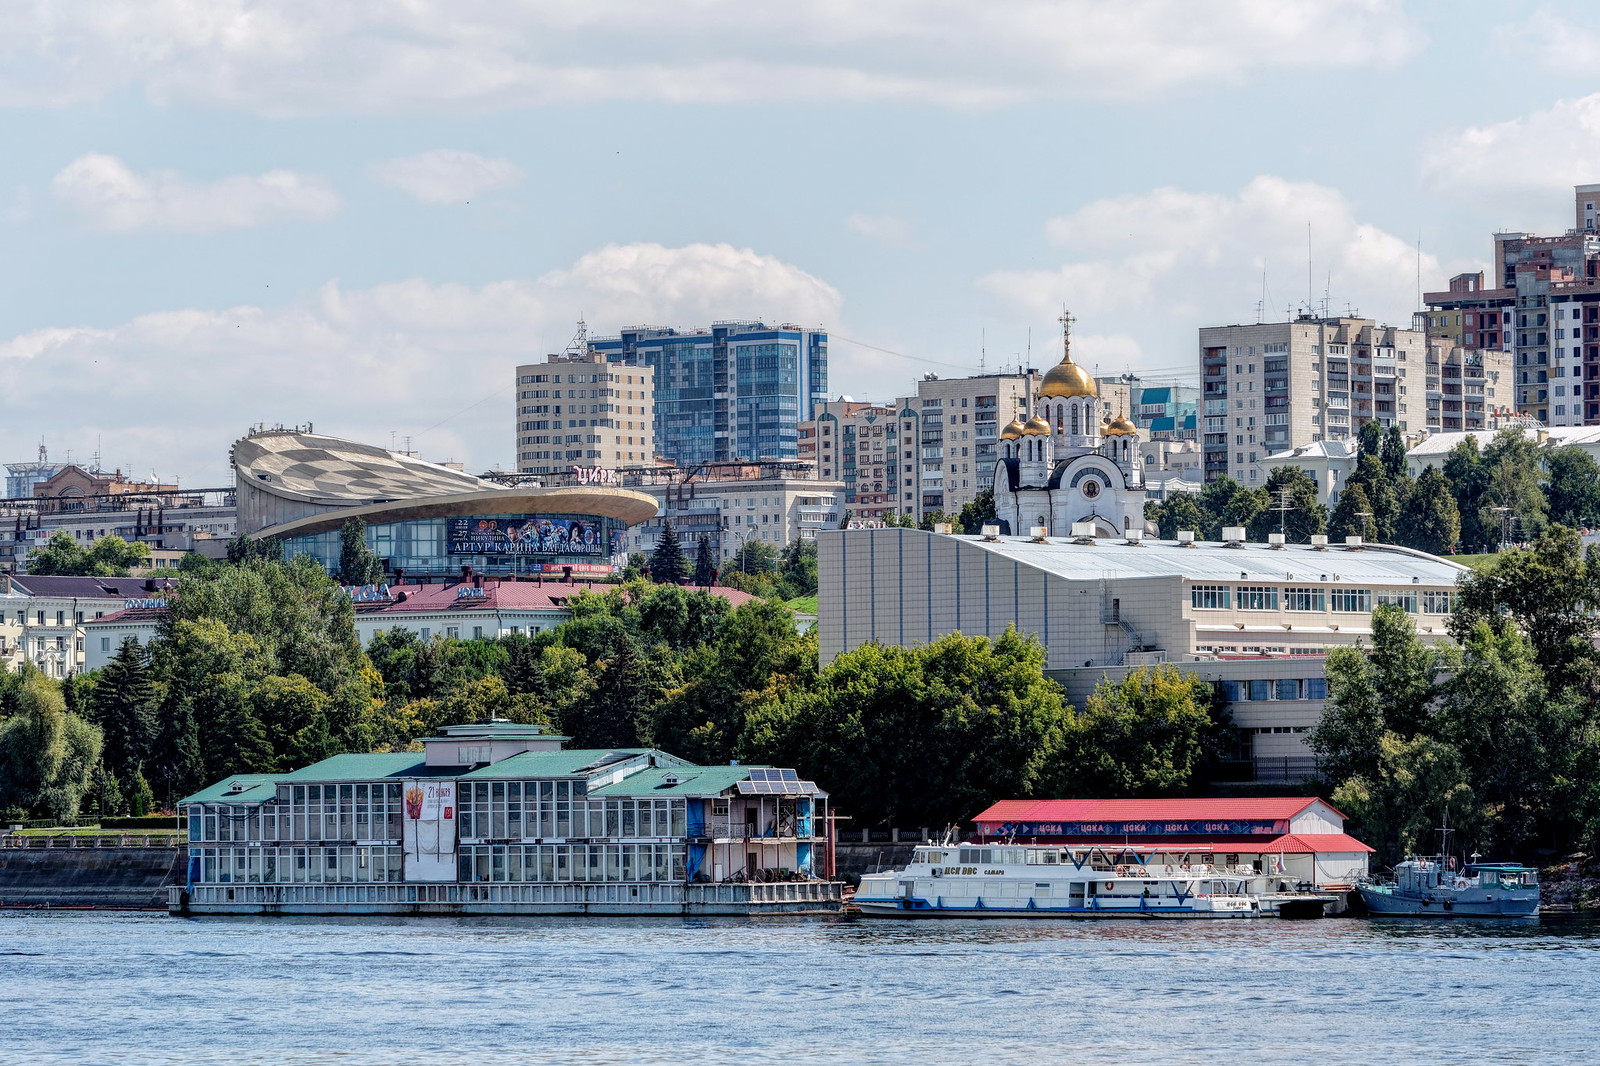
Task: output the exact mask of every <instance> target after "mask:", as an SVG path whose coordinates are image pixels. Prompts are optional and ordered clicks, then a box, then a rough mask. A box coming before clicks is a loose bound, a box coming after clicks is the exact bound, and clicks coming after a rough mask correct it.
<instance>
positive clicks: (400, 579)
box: [394, 566, 406, 585]
mask: <svg viewBox="0 0 1600 1066" xmlns="http://www.w3.org/2000/svg"><path fill="white" fill-rule="evenodd" d="M394 583H395V584H396V585H404V584H405V583H406V568H405V567H403V566H402V567H398V568H396V570H395V572H394Z"/></svg>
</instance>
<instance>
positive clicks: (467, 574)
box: [461, 566, 472, 581]
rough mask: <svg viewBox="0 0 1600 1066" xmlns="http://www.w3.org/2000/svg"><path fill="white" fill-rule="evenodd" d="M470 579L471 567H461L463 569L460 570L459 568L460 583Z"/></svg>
mask: <svg viewBox="0 0 1600 1066" xmlns="http://www.w3.org/2000/svg"><path fill="white" fill-rule="evenodd" d="M470 577H472V567H470V566H463V567H462V568H461V580H462V581H466V580H467V579H469V578H470Z"/></svg>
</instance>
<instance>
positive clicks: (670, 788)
mask: <svg viewBox="0 0 1600 1066" xmlns="http://www.w3.org/2000/svg"><path fill="white" fill-rule="evenodd" d="M668 775H672V776H675V777H677V779H678V783H677V784H676V785H669V784H667V780H666V779H667V777H668ZM749 776H750V767H748V766H692V765H689V764H687V763H685V764H684V765H683V766H659V767H656V768H655V769H652V770H641V771H639V772H638V773H636V774H629V775H628V776H627V777H625V778H623V779H622V780H621V781H618V782H616V783H615V784H611V785H602V786H601V787H600V788H597V789H593V790H591V791H590V793H589V795H591V796H715V795H719V794H721V793H723V792H725V791H727V790H728V789H730V788H732V787H733V786H735V785H737V784H738V783H739V782H740V781H743V780H744V779H745V778H747V777H749Z"/></svg>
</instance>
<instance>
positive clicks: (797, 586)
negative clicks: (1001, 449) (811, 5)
mask: <svg viewBox="0 0 1600 1066" xmlns="http://www.w3.org/2000/svg"><path fill="white" fill-rule="evenodd" d="M991 520H992V518H991ZM778 572H779V573H780V574H782V575H783V580H784V583H785V584H787V585H788V586H789V590H790V592H791V594H792V595H791V596H790V598H791V599H792V598H794V596H815V595H816V594H817V542H816V541H814V540H805V539H796V540H793V541H790V542H789V544H788V545H787V546H786V547H785V548H784V549H783V553H782V555H781V556H780V558H779V560H778Z"/></svg>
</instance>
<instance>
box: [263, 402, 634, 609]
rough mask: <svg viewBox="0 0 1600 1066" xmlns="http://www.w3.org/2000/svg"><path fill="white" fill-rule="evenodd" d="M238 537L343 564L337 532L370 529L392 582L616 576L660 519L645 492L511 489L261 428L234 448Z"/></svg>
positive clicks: (408, 458)
mask: <svg viewBox="0 0 1600 1066" xmlns="http://www.w3.org/2000/svg"><path fill="white" fill-rule="evenodd" d="M231 459H232V462H233V469H234V475H235V480H236V482H237V485H238V501H239V532H240V533H242V534H247V535H249V536H253V537H270V538H273V539H276V540H280V541H282V542H283V545H284V550H285V554H286V555H291V556H292V555H310V556H312V557H313V558H315V559H317V560H318V561H319V562H321V563H322V564H323V565H324V566H326V567H327V568H328V569H329V570H330V571H336V570H337V569H338V566H339V554H340V548H341V543H340V533H341V531H342V529H343V528H344V526H345V524H346V523H347V522H349V521H350V520H351V519H357V518H359V519H361V520H362V521H363V522H364V523H365V524H366V539H367V546H368V547H370V548H371V549H372V551H373V552H374V553H375V554H376V555H377V556H378V558H379V559H381V560H383V564H384V569H385V570H386V571H387V572H388V573H389V574H391V575H408V576H410V577H412V578H415V579H424V578H426V577H428V576H430V575H432V576H449V575H459V574H461V573H463V572H464V571H465V568H469V567H470V568H471V572H474V573H478V574H529V575H535V574H553V575H555V576H557V577H563V576H564V577H569V578H570V577H572V576H573V575H587V574H598V573H610V572H611V571H612V570H613V568H614V567H615V566H616V565H617V563H618V561H619V560H618V557H619V556H620V555H621V553H622V552H623V550H624V549H623V544H624V536H625V534H626V533H627V530H628V527H630V526H633V525H636V524H638V523H640V522H643V521H646V520H648V519H650V518H653V517H655V514H656V511H657V508H658V505H657V503H656V500H655V499H654V498H653V497H651V496H648V495H646V494H644V493H642V492H635V491H632V490H629V489H622V488H614V487H609V486H607V485H605V484H603V483H596V482H603V481H604V479H603V478H594V479H592V480H591V482H590V483H588V484H580V485H575V486H571V487H564V488H544V487H542V486H540V485H539V484H537V482H534V481H532V480H531V479H529V480H527V481H524V482H522V483H518V484H513V485H510V486H506V485H502V484H499V483H497V482H494V481H491V480H488V479H486V478H479V477H474V476H473V475H471V474H468V473H465V472H464V471H461V470H457V469H453V468H451V467H448V466H441V465H439V464H436V463H429V462H424V461H423V460H421V459H418V458H416V457H415V456H414V455H411V454H408V453H406V452H394V451H389V450H386V449H384V448H377V447H373V446H371V445H367V444H359V443H356V442H354V441H347V440H341V439H339V438H337V437H329V436H324V435H322V434H318V433H315V432H313V431H312V427H310V426H305V427H295V428H293V429H283V428H281V427H280V428H276V429H257V430H253V431H252V432H251V433H250V434H249V435H248V436H246V437H244V438H243V439H241V440H239V441H237V442H235V443H234V446H233V452H232V456H231Z"/></svg>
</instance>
